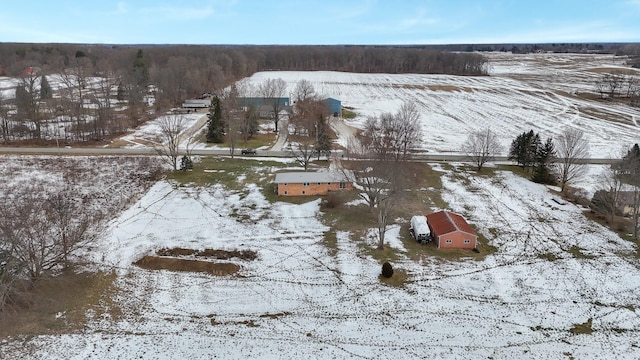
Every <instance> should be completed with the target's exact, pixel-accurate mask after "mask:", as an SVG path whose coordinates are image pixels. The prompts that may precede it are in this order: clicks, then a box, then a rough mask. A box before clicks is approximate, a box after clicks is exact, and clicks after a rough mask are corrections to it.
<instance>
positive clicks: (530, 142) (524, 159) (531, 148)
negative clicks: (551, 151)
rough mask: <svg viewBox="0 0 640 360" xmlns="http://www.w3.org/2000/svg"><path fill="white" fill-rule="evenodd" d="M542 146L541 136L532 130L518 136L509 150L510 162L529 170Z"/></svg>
mask: <svg viewBox="0 0 640 360" xmlns="http://www.w3.org/2000/svg"><path fill="white" fill-rule="evenodd" d="M539 146H540V136H539V135H538V134H536V133H534V132H533V130H530V131H529V132H523V133H522V134H520V135H518V136H517V137H516V138H515V139H514V140H513V142H512V143H511V147H510V149H509V160H512V161H515V162H516V163H518V165H520V166H521V167H524V168H528V167H530V166H532V165H533V164H534V163H535V157H536V152H537V151H538V147H539Z"/></svg>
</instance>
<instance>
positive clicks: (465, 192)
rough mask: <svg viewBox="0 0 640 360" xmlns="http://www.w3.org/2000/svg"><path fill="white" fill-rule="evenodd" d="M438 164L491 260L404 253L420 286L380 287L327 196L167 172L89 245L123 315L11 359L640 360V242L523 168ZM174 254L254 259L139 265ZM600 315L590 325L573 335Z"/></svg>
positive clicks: (447, 196)
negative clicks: (185, 180)
mask: <svg viewBox="0 0 640 360" xmlns="http://www.w3.org/2000/svg"><path fill="white" fill-rule="evenodd" d="M434 166H435V167H436V168H438V165H437V164H434ZM441 171H443V185H444V190H443V194H442V195H443V198H444V200H445V201H447V202H448V203H449V205H450V207H451V209H452V210H454V211H458V212H460V213H462V214H464V215H465V216H467V217H468V219H469V221H470V222H472V223H473V224H475V225H477V226H478V228H479V230H480V232H481V233H483V234H484V235H485V236H487V237H488V238H489V239H490V241H491V243H492V244H493V245H495V246H497V247H498V251H497V252H496V253H495V254H492V255H489V256H487V257H486V258H485V259H484V260H482V261H474V260H470V259H469V260H462V261H456V262H454V261H444V260H438V259H436V258H428V257H425V258H422V259H421V260H420V261H414V260H410V259H409V258H408V257H406V256H402V255H401V259H400V260H398V261H397V262H395V264H394V265H395V267H396V268H400V269H403V270H405V271H406V272H407V273H408V274H409V280H408V283H407V284H406V285H405V287H403V288H394V287H389V286H386V285H383V284H382V283H381V282H380V281H379V280H378V274H379V273H380V265H379V263H378V262H377V261H376V260H374V259H372V258H370V257H368V256H367V255H365V254H364V253H363V252H362V249H361V248H360V247H359V246H358V243H359V242H362V241H366V240H363V239H359V238H354V237H353V236H352V235H351V234H350V233H349V232H338V233H336V237H337V251H336V252H335V253H331V252H330V251H329V250H328V249H327V247H326V246H325V245H324V243H323V233H324V232H325V231H328V230H329V228H328V227H326V226H325V225H323V224H322V223H321V222H320V221H319V219H318V215H319V202H318V201H317V200H316V201H311V202H308V203H306V204H302V205H295V204H288V203H282V202H276V203H270V202H268V201H267V200H265V199H264V197H263V195H262V193H261V191H260V189H259V188H258V187H257V186H256V185H253V184H246V188H245V190H244V191H242V192H234V191H229V190H226V189H225V188H224V187H223V186H221V185H217V186H212V187H208V188H196V187H188V186H187V187H181V186H175V184H172V183H169V182H166V181H161V182H159V183H157V184H156V185H155V186H154V187H153V188H152V189H151V190H150V191H149V192H148V193H147V194H146V195H145V196H144V197H143V198H141V199H140V201H138V202H137V203H136V204H135V205H133V206H132V207H131V208H129V209H128V210H127V211H125V212H123V213H122V214H121V215H120V216H119V217H117V218H116V219H114V220H113V221H112V222H111V223H110V225H109V229H108V231H107V232H106V233H105V235H104V237H103V238H102V240H101V241H100V242H99V243H98V244H96V246H95V247H94V248H93V249H92V251H91V252H89V253H88V254H87V256H88V257H89V259H91V260H92V261H93V262H95V263H96V266H98V267H100V268H106V269H112V268H113V269H116V272H117V274H118V278H117V280H116V284H117V285H118V287H119V288H120V289H121V291H119V292H118V293H119V294H120V296H119V298H117V299H116V300H117V302H118V304H119V306H120V307H121V309H122V311H123V316H122V317H121V318H118V319H112V318H110V317H103V318H97V319H94V320H91V321H89V323H88V324H87V327H86V329H85V330H84V331H82V332H81V333H76V334H63V335H56V336H36V337H33V338H31V339H30V340H28V341H27V342H26V343H23V342H21V341H17V342H12V341H5V342H3V343H1V344H0V355H2V357H3V358H12V357H15V356H17V354H20V355H21V356H22V358H25V359H40V358H68V359H87V358H94V359H123V358H141V359H176V358H188V359H195V358H212V357H220V358H247V357H251V358H299V357H302V356H305V357H313V358H351V357H355V358H381V357H382V358H430V359H441V358H488V357H493V358H496V359H497V358H500V359H505V358H509V359H512V358H519V359H539V358H552V359H553V358H557V359H562V358H566V357H567V356H573V357H575V358H580V359H588V358H592V359H599V358H603V357H607V358H637V357H638V356H640V340H638V330H639V329H640V317H639V316H638V311H640V310H639V309H640V269H639V268H638V261H637V260H636V259H635V258H634V257H633V254H632V253H633V251H634V248H635V247H634V246H633V245H632V244H630V243H629V242H626V241H624V240H621V239H620V238H618V237H617V236H616V235H615V234H614V233H612V232H610V231H608V230H606V229H605V228H603V227H601V226H599V225H596V224H594V223H592V222H590V221H589V220H587V219H586V218H585V217H584V216H583V215H582V209H580V208H578V207H576V206H575V205H572V204H565V205H559V204H558V203H556V202H554V201H553V196H554V195H552V194H551V193H550V192H549V191H548V189H547V188H546V187H544V186H541V185H538V184H533V183H531V182H529V181H527V180H524V179H522V178H519V177H517V176H515V175H512V174H511V173H508V172H499V173H498V175H497V176H496V177H494V178H486V177H475V176H473V175H472V174H468V176H466V177H467V181H469V182H470V183H466V182H465V183H462V182H461V180H460V176H459V175H460V172H459V171H456V174H455V176H454V172H453V171H451V170H448V171H445V170H441ZM239 181H242V179H239ZM398 230H399V227H397V226H395V227H393V228H392V229H391V230H390V231H389V234H388V237H389V238H390V239H389V244H391V245H392V246H396V247H398V248H400V250H399V251H400V252H401V253H402V252H403V251H406V250H404V247H403V246H402V245H401V242H400V241H399V238H398V237H399V231H398ZM371 246H373V245H371ZM163 247H183V248H192V249H204V248H216V249H226V250H234V249H238V250H254V251H256V252H257V253H258V259H256V260H253V261H249V260H235V261H234V262H235V263H236V264H238V265H240V266H241V270H240V272H239V274H238V276H223V277H216V276H212V275H204V274H196V273H172V272H169V271H151V270H143V269H140V268H138V267H136V266H134V265H132V262H134V261H136V260H138V259H139V258H140V257H142V256H143V255H150V254H153V253H154V251H155V250H157V249H160V248H163ZM570 249H573V252H572V253H573V254H576V252H575V251H578V253H579V254H582V255H581V256H577V255H571V253H570V252H568V250H570ZM550 255H551V256H552V257H551V259H555V260H550V257H549V256H550ZM589 320H591V322H592V329H593V333H592V334H572V333H571V332H570V329H571V328H572V327H573V326H575V325H577V324H583V323H586V322H588V321H589ZM25 348H28V349H30V350H29V352H25V351H24V350H23V349H25Z"/></svg>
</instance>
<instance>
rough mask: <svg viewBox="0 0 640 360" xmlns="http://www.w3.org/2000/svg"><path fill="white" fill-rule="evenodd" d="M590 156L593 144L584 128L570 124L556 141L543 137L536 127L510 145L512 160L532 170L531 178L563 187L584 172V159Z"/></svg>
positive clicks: (562, 188)
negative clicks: (535, 130) (586, 135)
mask: <svg viewBox="0 0 640 360" xmlns="http://www.w3.org/2000/svg"><path fill="white" fill-rule="evenodd" d="M588 156H589V144H588V142H587V140H586V138H585V137H584V132H583V131H582V130H579V129H573V128H568V129H567V130H565V131H564V132H563V133H562V134H560V136H558V137H557V138H556V139H555V141H554V139H552V138H547V139H546V141H544V142H543V141H542V140H541V138H540V135H539V134H538V133H535V132H534V131H533V130H530V131H528V132H523V133H522V134H520V135H518V136H517V137H516V138H515V139H514V140H513V142H512V143H511V147H510V149H509V160H512V161H515V162H516V163H517V164H518V165H519V166H521V167H523V168H525V169H527V170H528V171H529V172H530V173H531V180H533V181H535V182H538V183H543V184H553V185H555V184H556V183H560V186H561V191H563V192H564V191H565V189H566V188H567V186H568V185H569V184H570V183H571V182H573V181H574V180H576V179H578V178H580V177H581V176H582V175H584V173H585V171H586V168H585V167H584V166H582V165H581V164H580V160H582V159H583V158H586V157H588Z"/></svg>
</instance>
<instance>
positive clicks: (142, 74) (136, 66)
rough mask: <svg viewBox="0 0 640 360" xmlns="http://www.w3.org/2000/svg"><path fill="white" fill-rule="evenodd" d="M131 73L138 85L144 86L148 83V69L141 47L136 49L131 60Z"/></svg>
mask: <svg viewBox="0 0 640 360" xmlns="http://www.w3.org/2000/svg"><path fill="white" fill-rule="evenodd" d="M133 74H134V76H135V79H136V83H137V84H138V86H146V85H147V84H149V69H148V68H147V63H146V61H145V59H144V54H143V53H142V49H138V52H137V53H136V58H135V59H134V60H133Z"/></svg>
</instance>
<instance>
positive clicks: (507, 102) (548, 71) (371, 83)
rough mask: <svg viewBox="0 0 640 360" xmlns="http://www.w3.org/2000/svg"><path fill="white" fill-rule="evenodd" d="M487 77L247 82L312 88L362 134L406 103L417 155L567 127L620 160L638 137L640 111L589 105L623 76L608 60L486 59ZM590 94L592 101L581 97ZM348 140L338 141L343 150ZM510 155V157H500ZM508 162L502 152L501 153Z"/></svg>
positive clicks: (326, 76)
mask: <svg viewBox="0 0 640 360" xmlns="http://www.w3.org/2000/svg"><path fill="white" fill-rule="evenodd" d="M486 56H488V57H489V59H490V61H489V69H490V71H489V73H490V76H451V75H421V74H355V73H341V72H300V71H270V72H260V73H256V74H254V75H253V76H252V77H250V78H248V79H246V80H244V82H245V84H246V86H245V87H246V88H248V89H251V88H252V87H255V86H256V85H257V84H260V83H261V82H262V81H264V80H265V79H267V78H282V79H283V80H285V82H287V85H288V88H287V90H288V92H289V93H291V94H292V93H293V91H294V89H295V86H296V83H297V82H298V81H300V80H302V79H305V80H308V81H310V82H311V83H312V84H313V86H314V89H315V90H316V92H317V93H318V94H321V95H322V96H325V97H332V98H336V99H338V100H341V101H342V105H343V106H346V107H348V108H352V109H353V111H355V112H356V114H357V115H358V116H357V117H356V118H355V119H352V120H349V121H347V123H348V124H350V125H352V126H354V127H356V128H361V127H362V126H363V123H364V121H365V120H366V118H367V117H368V116H377V115H380V114H381V113H384V112H391V113H394V112H396V111H397V110H398V109H399V107H400V106H401V105H402V103H403V102H404V101H409V102H414V103H415V104H416V105H417V107H418V109H419V111H420V114H421V120H422V131H423V141H422V144H421V148H422V150H424V151H427V152H432V153H459V152H461V151H462V150H461V149H462V148H463V144H464V141H465V140H466V137H467V135H468V133H469V132H471V131H474V130H481V129H487V128H488V129H491V130H492V131H494V132H495V133H496V134H497V136H498V137H499V139H500V141H501V143H502V144H503V145H504V147H505V149H508V148H509V144H511V141H512V140H513V139H514V138H515V137H516V136H517V135H518V134H520V133H522V132H524V131H529V130H534V131H536V132H539V133H540V134H541V136H542V137H543V138H544V137H553V138H555V137H557V135H559V134H561V133H562V132H563V131H564V130H565V129H566V128H579V129H582V130H584V132H585V133H586V135H587V139H588V141H589V143H590V147H591V152H590V156H591V157H592V158H609V157H616V156H619V152H620V150H621V148H622V145H624V146H625V147H626V148H628V146H627V145H629V146H630V145H633V144H634V143H636V142H637V141H638V138H640V127H639V126H638V121H639V120H638V119H640V109H638V108H632V107H629V106H626V105H618V104H615V103H608V102H601V101H595V100H592V98H593V97H597V96H596V94H595V93H596V85H595V84H596V81H597V80H598V79H600V78H601V77H602V71H603V70H604V69H606V70H607V71H618V70H622V69H624V70H625V71H628V72H630V73H632V74H635V75H634V76H636V77H638V76H640V72H638V71H637V70H634V69H631V68H629V67H626V66H623V63H624V58H618V57H615V56H613V55H577V54H526V55H519V54H501V53H490V54H487V55H486ZM586 94H590V95H591V96H584V95H586ZM346 141H347V139H345V138H343V139H341V142H342V144H343V145H346ZM505 151H507V150H505ZM504 155H506V153H505V154H504Z"/></svg>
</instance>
